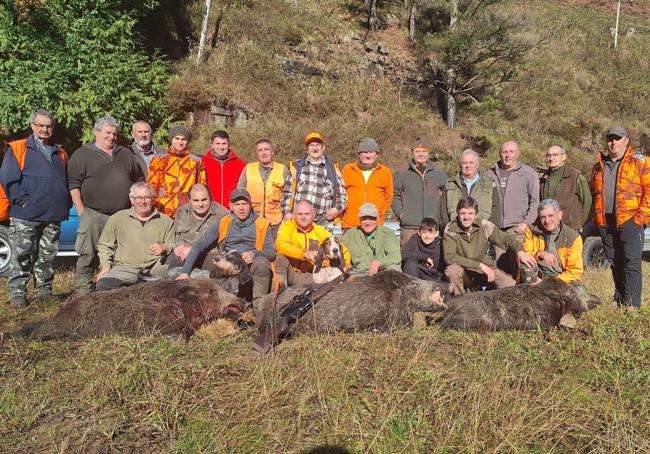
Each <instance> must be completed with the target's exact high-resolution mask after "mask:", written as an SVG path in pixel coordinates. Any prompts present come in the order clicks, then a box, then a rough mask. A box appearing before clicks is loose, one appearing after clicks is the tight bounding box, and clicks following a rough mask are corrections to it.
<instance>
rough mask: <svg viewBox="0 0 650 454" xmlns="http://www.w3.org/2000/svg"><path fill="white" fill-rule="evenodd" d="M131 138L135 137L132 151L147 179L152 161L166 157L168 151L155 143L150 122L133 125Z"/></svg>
mask: <svg viewBox="0 0 650 454" xmlns="http://www.w3.org/2000/svg"><path fill="white" fill-rule="evenodd" d="M131 137H133V143H132V144H131V150H133V155H134V156H135V158H136V160H137V161H138V164H139V165H140V168H141V169H142V174H143V175H144V176H145V179H146V177H147V173H148V172H149V164H150V163H151V160H152V159H153V158H156V157H158V156H164V155H166V154H167V151H166V150H165V149H164V148H161V147H159V146H158V145H156V144H154V143H153V133H152V131H151V125H150V124H149V122H148V121H145V120H137V121H136V122H135V123H133V127H132V128H131Z"/></svg>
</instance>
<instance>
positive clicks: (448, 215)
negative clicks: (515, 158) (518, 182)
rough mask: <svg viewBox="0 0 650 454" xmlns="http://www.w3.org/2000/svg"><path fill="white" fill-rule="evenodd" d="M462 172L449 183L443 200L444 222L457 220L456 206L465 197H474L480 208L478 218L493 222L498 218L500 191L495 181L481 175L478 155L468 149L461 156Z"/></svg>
mask: <svg viewBox="0 0 650 454" xmlns="http://www.w3.org/2000/svg"><path fill="white" fill-rule="evenodd" d="M459 163H460V171H459V172H458V174H456V177H455V178H454V179H452V180H449V181H447V185H446V187H445V197H444V199H443V209H442V216H443V218H444V219H443V221H444V222H445V223H446V222H449V221H454V220H456V205H458V201H459V200H460V199H462V198H463V197H472V198H473V199H474V200H476V202H477V203H478V206H479V213H478V216H479V217H480V218H481V219H487V220H492V216H493V215H496V216H498V214H499V212H498V210H499V191H498V190H497V188H496V184H495V183H494V181H493V180H492V179H491V178H489V177H488V176H486V175H481V174H480V173H479V171H478V169H479V156H478V154H477V153H476V152H475V151H474V150H472V149H470V148H468V149H467V150H465V151H463V152H462V153H461V155H460V162H459Z"/></svg>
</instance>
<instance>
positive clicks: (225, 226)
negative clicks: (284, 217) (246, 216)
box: [217, 216, 271, 252]
mask: <svg viewBox="0 0 650 454" xmlns="http://www.w3.org/2000/svg"><path fill="white" fill-rule="evenodd" d="M231 221H232V217H230V216H224V217H223V218H221V222H220V223H219V240H218V241H217V243H218V244H221V243H222V242H223V241H225V240H226V238H227V237H228V230H230V222H231ZM269 225H271V223H270V222H269V220H268V219H264V218H263V217H261V216H260V217H258V218H257V219H255V233H256V238H255V249H256V250H257V251H258V252H262V250H263V249H264V239H265V238H266V232H268V230H269Z"/></svg>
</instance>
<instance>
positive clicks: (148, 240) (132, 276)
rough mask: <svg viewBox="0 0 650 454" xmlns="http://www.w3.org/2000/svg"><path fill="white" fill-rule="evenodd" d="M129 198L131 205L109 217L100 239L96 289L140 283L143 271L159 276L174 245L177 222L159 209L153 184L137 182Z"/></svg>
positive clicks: (132, 187) (109, 288) (108, 288)
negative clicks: (156, 206) (162, 264)
mask: <svg viewBox="0 0 650 454" xmlns="http://www.w3.org/2000/svg"><path fill="white" fill-rule="evenodd" d="M129 199H130V201H131V205H132V207H131V208H129V209H127V210H121V211H118V212H117V213H115V214H114V215H112V216H111V217H110V218H108V221H107V222H106V226H105V227H104V231H103V232H102V235H101V237H100V238H99V244H98V245H97V250H98V255H99V261H100V264H101V268H100V270H99V273H97V290H111V289H114V288H118V287H122V286H126V285H133V284H137V283H138V281H140V279H141V276H142V275H143V274H152V275H156V274H157V272H158V270H159V268H160V264H161V262H162V260H163V259H164V258H165V257H166V256H167V254H168V253H169V252H170V251H171V250H172V247H173V245H174V221H172V219H171V218H170V217H169V216H166V215H164V214H162V213H159V212H158V210H156V208H155V206H154V192H153V189H152V188H151V186H149V185H148V184H147V183H145V182H143V181H140V182H138V183H135V184H134V185H133V186H131V189H130V191H129ZM160 271H161V272H162V271H164V270H162V269H160Z"/></svg>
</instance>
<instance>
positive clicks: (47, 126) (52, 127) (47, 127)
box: [32, 123, 54, 129]
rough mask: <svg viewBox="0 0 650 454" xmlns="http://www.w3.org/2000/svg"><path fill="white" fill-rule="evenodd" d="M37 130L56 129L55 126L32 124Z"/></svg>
mask: <svg viewBox="0 0 650 454" xmlns="http://www.w3.org/2000/svg"><path fill="white" fill-rule="evenodd" d="M32 125H34V127H35V128H37V129H54V125H44V124H42V123H32Z"/></svg>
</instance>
